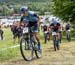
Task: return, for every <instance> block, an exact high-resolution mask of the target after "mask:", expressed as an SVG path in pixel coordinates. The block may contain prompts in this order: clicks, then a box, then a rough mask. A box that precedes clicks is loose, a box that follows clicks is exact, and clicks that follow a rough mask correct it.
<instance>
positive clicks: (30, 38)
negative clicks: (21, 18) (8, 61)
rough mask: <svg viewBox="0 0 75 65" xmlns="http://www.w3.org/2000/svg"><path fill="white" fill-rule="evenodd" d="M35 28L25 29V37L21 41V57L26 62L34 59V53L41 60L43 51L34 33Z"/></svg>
mask: <svg viewBox="0 0 75 65" xmlns="http://www.w3.org/2000/svg"><path fill="white" fill-rule="evenodd" d="M32 29H33V27H31V28H29V27H24V28H23V35H22V38H21V41H20V51H21V55H22V57H23V58H24V60H25V61H30V60H32V59H33V56H34V53H35V55H36V57H37V58H41V56H42V50H41V49H38V45H37V42H36V38H35V35H34V34H33V32H32Z"/></svg>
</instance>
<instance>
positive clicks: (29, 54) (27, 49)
mask: <svg viewBox="0 0 75 65" xmlns="http://www.w3.org/2000/svg"><path fill="white" fill-rule="evenodd" d="M20 51H21V55H22V57H23V58H24V60H25V61H30V60H32V59H33V49H32V44H31V43H29V42H28V40H25V39H24V38H22V39H21V41H20Z"/></svg>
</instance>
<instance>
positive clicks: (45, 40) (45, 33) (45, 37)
mask: <svg viewBox="0 0 75 65" xmlns="http://www.w3.org/2000/svg"><path fill="white" fill-rule="evenodd" d="M47 40H48V41H49V33H48V31H45V32H44V42H45V43H47Z"/></svg>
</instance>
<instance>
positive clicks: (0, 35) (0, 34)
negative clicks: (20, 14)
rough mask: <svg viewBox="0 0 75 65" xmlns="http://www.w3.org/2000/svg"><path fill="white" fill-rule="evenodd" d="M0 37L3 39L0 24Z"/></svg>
mask: <svg viewBox="0 0 75 65" xmlns="http://www.w3.org/2000/svg"><path fill="white" fill-rule="evenodd" d="M0 38H1V40H3V30H2V29H1V26H0Z"/></svg>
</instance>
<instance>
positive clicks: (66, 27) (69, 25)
mask: <svg viewBox="0 0 75 65" xmlns="http://www.w3.org/2000/svg"><path fill="white" fill-rule="evenodd" d="M70 28H71V24H70V23H69V22H68V23H67V24H66V26H65V30H66V31H67V30H70Z"/></svg>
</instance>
